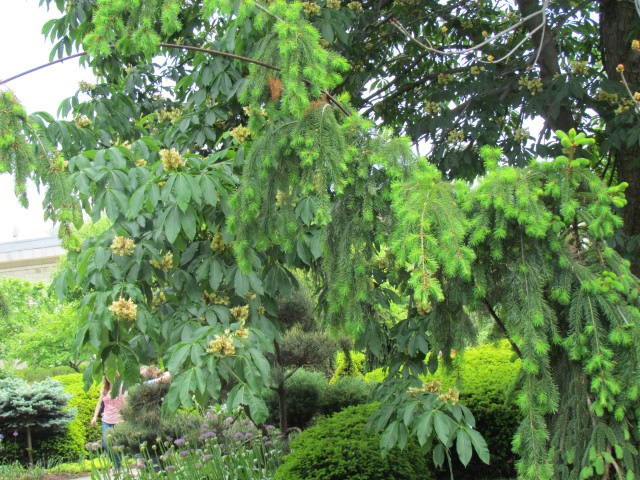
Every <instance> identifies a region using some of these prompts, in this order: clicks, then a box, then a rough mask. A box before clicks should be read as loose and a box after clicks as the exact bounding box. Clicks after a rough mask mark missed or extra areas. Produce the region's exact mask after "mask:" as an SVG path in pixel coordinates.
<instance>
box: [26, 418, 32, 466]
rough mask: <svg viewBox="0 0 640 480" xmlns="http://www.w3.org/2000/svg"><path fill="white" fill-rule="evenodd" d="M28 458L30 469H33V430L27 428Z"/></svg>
mask: <svg viewBox="0 0 640 480" xmlns="http://www.w3.org/2000/svg"><path fill="white" fill-rule="evenodd" d="M27 458H28V459H29V468H31V467H33V444H32V443H31V428H29V427H27Z"/></svg>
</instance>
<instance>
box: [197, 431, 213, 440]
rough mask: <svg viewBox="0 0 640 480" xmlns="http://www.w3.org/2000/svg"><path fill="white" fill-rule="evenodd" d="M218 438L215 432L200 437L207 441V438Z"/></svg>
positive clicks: (205, 433)
mask: <svg viewBox="0 0 640 480" xmlns="http://www.w3.org/2000/svg"><path fill="white" fill-rule="evenodd" d="M215 436H216V434H215V432H204V433H203V434H202V435H200V440H206V439H207V438H214V437H215Z"/></svg>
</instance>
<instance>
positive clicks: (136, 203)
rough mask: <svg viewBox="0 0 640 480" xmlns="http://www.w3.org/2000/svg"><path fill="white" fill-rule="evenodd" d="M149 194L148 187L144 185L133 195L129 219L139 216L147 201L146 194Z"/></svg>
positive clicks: (130, 202)
mask: <svg viewBox="0 0 640 480" xmlns="http://www.w3.org/2000/svg"><path fill="white" fill-rule="evenodd" d="M146 192H147V185H142V186H141V187H140V188H138V189H137V190H136V191H135V192H134V193H133V195H132V196H131V200H130V201H129V211H128V217H129V218H134V217H136V216H137V215H138V213H139V212H140V210H141V209H142V206H143V205H144V201H145V194H146Z"/></svg>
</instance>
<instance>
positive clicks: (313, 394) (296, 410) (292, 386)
mask: <svg viewBox="0 0 640 480" xmlns="http://www.w3.org/2000/svg"><path fill="white" fill-rule="evenodd" d="M328 386H329V382H328V381H327V378H326V377H325V376H324V375H323V374H322V373H320V372H311V371H308V370H304V369H302V368H300V369H298V370H297V371H296V372H295V373H294V374H293V375H292V376H291V377H289V378H288V379H287V381H286V382H285V389H286V392H287V399H286V402H285V404H286V408H287V422H288V426H289V428H300V429H303V428H305V427H306V426H307V425H309V424H310V423H311V420H312V419H313V417H314V416H315V415H317V414H318V413H320V405H321V404H322V396H323V393H324V392H325V391H326V390H327V388H328ZM265 400H266V402H267V407H268V408H269V418H268V422H269V423H273V424H274V425H277V424H279V423H280V410H279V407H278V396H277V395H276V393H275V392H273V391H271V392H269V393H268V394H267V395H266V398H265Z"/></svg>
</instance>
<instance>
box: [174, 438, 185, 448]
mask: <svg viewBox="0 0 640 480" xmlns="http://www.w3.org/2000/svg"><path fill="white" fill-rule="evenodd" d="M173 443H175V444H176V445H178V446H180V445H184V444H185V443H187V441H186V440H185V439H184V438H176V439H175V440H174V441H173Z"/></svg>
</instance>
